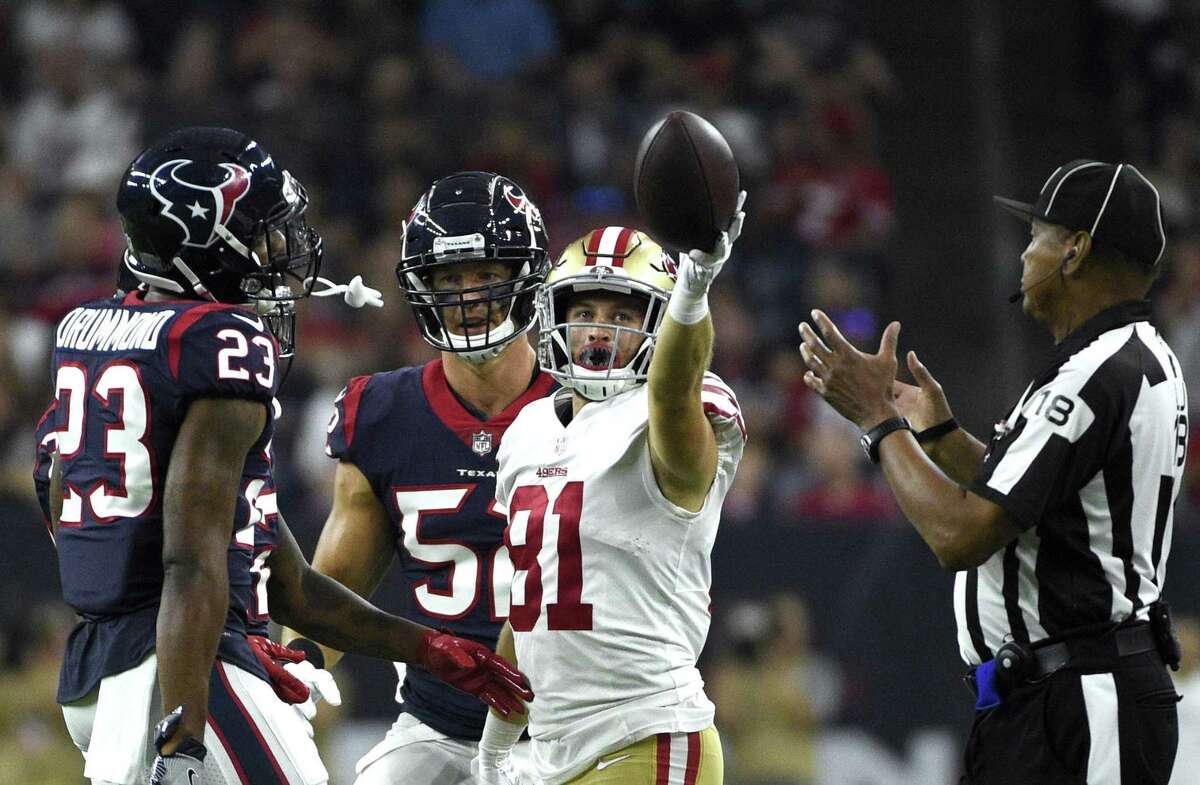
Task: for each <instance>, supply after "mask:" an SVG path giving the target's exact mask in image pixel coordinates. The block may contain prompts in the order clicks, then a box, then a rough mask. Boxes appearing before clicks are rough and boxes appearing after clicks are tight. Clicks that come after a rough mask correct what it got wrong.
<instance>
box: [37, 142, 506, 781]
mask: <svg viewBox="0 0 1200 785" xmlns="http://www.w3.org/2000/svg"><path fill="white" fill-rule="evenodd" d="M306 207H307V197H306V196H305V193H304V190H303V188H302V187H301V186H300V184H299V183H298V182H297V181H296V180H295V179H294V178H293V177H292V176H291V175H290V174H289V173H288V172H287V171H286V170H284V169H282V168H281V167H280V166H279V165H278V163H277V162H276V161H274V159H273V158H272V157H271V156H270V155H268V154H267V153H266V152H265V151H263V150H262V148H261V147H259V146H258V144H257V143H256V142H254V141H253V140H252V139H249V138H248V137H246V136H244V135H243V134H240V133H238V132H236V131H231V130H228V129H217V128H191V129H184V130H181V131H177V132H174V133H172V134H170V135H168V136H167V137H165V138H164V139H163V140H161V141H160V142H159V143H157V144H155V145H153V146H152V147H150V148H148V149H147V150H146V151H144V152H143V153H142V154H141V155H139V157H138V158H137V159H135V160H134V162H133V163H132V164H131V165H130V167H129V169H128V170H127V172H126V173H125V176H124V177H123V179H122V183H121V186H120V190H119V192H118V209H119V211H120V213H121V217H122V221H123V224H124V228H125V232H126V236H127V239H128V243H129V249H128V251H127V253H126V255H125V259H124V262H125V264H126V266H127V267H128V269H129V271H130V272H132V274H133V275H134V276H136V278H137V279H138V280H139V281H140V282H141V284H142V286H141V287H139V288H138V289H137V290H135V291H131V292H129V293H127V294H126V295H124V296H123V297H116V298H110V299H107V300H99V301H95V302H90V303H86V304H84V305H81V306H79V307H78V308H75V309H74V310H72V311H71V312H70V313H68V314H67V315H66V316H65V317H64V318H63V320H62V321H61V322H60V323H59V324H58V326H57V328H56V331H55V348H54V357H53V382H54V387H55V400H54V402H53V403H52V404H51V406H50V408H49V409H48V410H47V413H46V415H45V416H44V417H43V419H42V421H41V422H40V423H39V425H38V429H37V431H38V435H39V449H38V461H37V464H36V466H35V483H36V485H37V487H38V492H39V497H40V498H41V500H42V503H43V507H44V510H45V513H46V516H47V520H48V522H50V524H51V526H52V527H53V533H54V535H55V537H56V542H57V545H58V548H59V564H60V572H61V576H62V584H63V590H64V595H65V599H66V600H67V602H68V603H69V604H70V605H71V606H72V607H74V608H75V609H76V611H77V612H78V613H79V614H80V616H81V617H82V620H81V622H80V624H79V625H78V626H77V627H76V629H75V630H74V631H73V632H72V634H71V637H70V639H69V641H68V644H67V652H66V656H65V658H64V662H63V669H62V675H61V680H60V685H59V694H58V700H59V702H60V703H61V704H62V706H63V713H64V716H65V718H66V721H67V725H68V728H69V730H70V732H71V735H72V738H73V739H74V740H75V742H76V744H77V745H78V746H79V747H80V749H81V750H82V751H83V752H84V756H85V759H86V765H85V770H84V773H85V776H86V777H87V778H89V779H90V780H91V781H92V782H93V783H116V784H119V785H138V784H140V783H144V782H145V781H146V779H147V777H148V776H149V777H150V781H151V782H152V783H163V784H164V785H165V784H167V783H172V784H173V783H187V784H188V785H201V784H202V783H207V784H208V785H212V784H213V783H236V782H241V783H248V782H253V783H293V784H296V783H304V784H305V785H308V784H310V783H313V784H316V783H322V782H325V781H326V780H327V775H326V773H325V770H324V767H323V766H322V765H321V762H320V759H319V757H318V756H317V753H316V748H315V746H314V745H313V744H312V742H311V740H310V739H309V738H308V735H307V734H306V733H305V732H304V731H305V728H304V726H303V720H302V719H301V718H300V717H299V715H297V714H296V713H295V712H294V711H293V710H292V709H291V708H290V707H288V706H287V705H286V704H285V703H283V702H281V701H280V699H279V698H278V697H276V694H275V692H273V690H272V686H271V684H270V683H269V681H268V677H269V674H268V672H267V668H266V667H264V664H263V662H262V661H261V660H260V658H259V657H258V656H256V654H255V652H254V651H253V650H252V648H251V645H250V644H249V643H248V640H247V629H248V628H249V627H250V626H251V625H253V624H256V623H260V622H261V621H262V620H263V619H264V618H265V616H266V614H267V612H268V610H267V605H266V603H267V601H268V600H269V601H270V602H271V603H273V610H274V611H275V612H276V613H277V614H278V615H279V617H280V619H281V620H282V621H284V622H286V623H290V624H293V625H295V626H297V627H299V628H301V629H304V630H306V631H307V632H308V633H309V634H310V635H312V636H313V637H314V638H316V639H319V640H323V641H326V642H328V643H330V644H333V645H339V646H344V647H346V648H351V649H352V650H355V651H360V652H363V653H368V654H375V655H378V656H385V657H388V658H390V659H403V660H407V661H414V662H422V663H425V664H426V665H427V666H428V667H429V668H430V669H431V670H433V671H434V672H436V673H439V674H440V675H442V676H443V677H444V678H449V679H451V680H452V681H454V682H455V683H458V684H462V685H463V686H464V688H466V689H470V690H473V691H475V692H476V693H477V694H481V695H482V696H483V697H485V698H487V697H489V696H490V697H491V699H492V702H493V703H494V704H498V705H500V706H505V707H507V706H508V705H510V704H509V703H507V702H506V699H508V698H509V696H508V695H507V693H506V690H507V689H510V688H515V691H516V692H517V693H518V694H522V695H527V694H528V693H527V692H525V691H523V690H521V689H520V685H519V684H518V682H519V680H520V677H519V674H516V673H515V672H514V671H512V670H511V669H507V668H505V667H504V666H503V664H502V663H494V655H491V654H490V653H489V652H487V651H486V649H484V648H483V647H481V646H477V645H475V644H472V643H471V642H469V641H457V640H456V639H453V638H451V637H450V636H446V635H442V634H439V633H436V632H434V631H432V630H429V629H427V628H423V627H421V626H419V625H415V624H412V623H409V622H406V621H404V620H401V619H398V618H396V617H393V616H389V615H387V614H384V613H383V612H381V611H379V610H378V609H375V608H373V607H372V606H370V605H368V604H367V603H365V602H363V601H362V600H361V599H359V598H358V597H357V596H356V595H354V594H352V593H351V592H349V591H347V590H345V588H344V587H341V586H339V585H338V584H336V582H334V581H330V580H328V579H327V578H325V577H324V576H321V575H319V574H317V573H315V572H314V571H312V570H311V568H309V567H308V565H307V563H306V562H305V561H304V559H303V557H302V556H301V554H300V552H299V549H298V548H297V547H296V545H295V542H294V541H293V540H292V538H291V535H290V534H289V533H288V531H287V528H286V526H285V525H284V524H283V521H282V520H281V519H280V518H279V516H278V515H277V510H276V505H275V496H274V490H273V480H272V473H271V461H270V452H269V446H270V440H271V437H272V433H273V421H274V417H273V413H272V402H273V399H274V395H275V393H276V391H277V389H278V385H279V381H280V375H281V374H280V372H279V359H280V358H281V357H287V356H290V354H291V353H292V348H293V342H292V336H293V330H292V325H293V323H294V314H295V311H294V302H295V300H297V299H300V298H302V297H305V296H307V295H308V294H309V293H310V291H311V287H312V282H313V280H315V278H316V274H317V271H318V269H319V264H320V259H321V243H320V238H319V236H318V235H317V233H316V231H315V230H313V229H311V228H310V227H309V226H308V225H307V223H306V221H305V219H304V213H305V210H306ZM267 664H268V665H270V664H271V663H269V662H268V663H267ZM497 680H501V681H504V682H505V685H506V686H502V685H500V684H499V683H498V681H497ZM176 707H177V708H176ZM164 708H166V709H171V708H175V710H174V711H172V712H171V713H170V714H169V715H168V716H167V718H166V719H165V720H164V721H163V722H162V723H160V725H159V729H158V733H157V735H156V738H155V739H154V745H153V746H151V735H150V734H151V724H152V723H153V721H154V719H157V717H158V716H161V714H162V711H163V709H164ZM155 748H157V751H158V753H159V756H158V758H157V760H154V763H153V772H152V773H151V772H150V771H149V770H150V763H151V760H152V759H153V756H154V749H155Z"/></svg>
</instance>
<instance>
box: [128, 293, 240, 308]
mask: <svg viewBox="0 0 1200 785" xmlns="http://www.w3.org/2000/svg"><path fill="white" fill-rule="evenodd" d="M192 304H198V305H231V304H232V303H213V302H212V301H210V300H198V299H196V298H195V297H164V298H163V299H161V300H152V301H150V302H146V290H145V289H134V290H133V291H132V292H129V293H128V294H126V295H125V299H123V300H121V305H192Z"/></svg>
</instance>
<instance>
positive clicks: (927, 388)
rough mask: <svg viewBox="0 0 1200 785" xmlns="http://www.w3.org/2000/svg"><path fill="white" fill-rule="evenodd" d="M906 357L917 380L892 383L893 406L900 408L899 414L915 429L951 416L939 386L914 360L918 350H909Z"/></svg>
mask: <svg viewBox="0 0 1200 785" xmlns="http://www.w3.org/2000/svg"><path fill="white" fill-rule="evenodd" d="M905 359H906V360H907V361H908V370H909V371H911V372H912V375H913V379H914V380H916V382H917V383H916V384H915V385H912V384H905V383H904V382H902V381H900V380H899V379H897V380H896V381H895V383H894V384H893V385H892V395H893V396H894V397H895V399H896V408H898V409H899V410H900V414H901V416H903V417H907V418H908V421H909V423H911V424H912V427H913V430H915V431H923V430H925V429H926V428H930V427H932V426H934V425H937V424H938V423H943V422H946V421H947V420H949V419H950V418H951V417H953V416H954V413H953V412H952V411H950V402H949V401H947V400H946V394H945V393H944V392H942V385H941V384H939V383H938V380H937V379H935V378H933V374H931V373H930V372H929V369H928V368H926V367H925V366H924V364H922V363H921V361H920V360H918V359H917V353H916V352H912V351H910V352H909V353H908V354H907V355H906V357H905Z"/></svg>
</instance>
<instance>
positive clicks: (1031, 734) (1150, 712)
mask: <svg viewBox="0 0 1200 785" xmlns="http://www.w3.org/2000/svg"><path fill="white" fill-rule="evenodd" d="M1177 700H1178V698H1177V696H1176V694H1175V685H1174V683H1173V682H1172V681H1171V676H1170V674H1168V673H1167V669H1166V667H1165V666H1164V665H1163V662H1162V659H1161V658H1160V657H1159V655H1158V653H1157V652H1154V651H1149V652H1143V653H1141V654H1137V655H1133V656H1128V657H1122V658H1121V659H1120V661H1119V664H1118V665H1117V666H1116V669H1115V670H1113V671H1112V672H1106V673H1088V674H1081V673H1080V672H1079V671H1077V670H1074V669H1072V668H1070V667H1066V668H1063V669H1062V670H1060V671H1058V672H1056V673H1054V674H1051V675H1050V676H1047V677H1046V678H1044V679H1042V680H1041V681H1037V682H1033V683H1026V684H1021V685H1018V686H1016V687H1014V688H1013V689H1012V690H1011V691H1010V692H1009V694H1008V695H1007V697H1005V699H1004V702H1003V703H1001V704H1000V705H999V706H996V707H994V708H991V709H985V710H982V711H976V712H975V722H974V723H973V725H972V726H971V735H970V737H969V738H968V740H967V750H966V767H967V774H966V777H965V778H964V780H963V781H964V782H965V783H968V784H969V785H1060V784H1061V785H1068V783H1069V784H1070V785H1083V784H1084V783H1086V784H1087V785H1167V781H1168V780H1169V779H1170V778H1171V766H1172V764H1174V762H1175V748H1176V746H1177V745H1178V742H1179V719H1178V715H1177V713H1176V708H1175V704H1176V702H1177Z"/></svg>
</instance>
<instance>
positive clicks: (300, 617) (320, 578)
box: [272, 568, 429, 667]
mask: <svg viewBox="0 0 1200 785" xmlns="http://www.w3.org/2000/svg"><path fill="white" fill-rule="evenodd" d="M272 616H273V617H274V618H275V619H276V620H277V621H279V622H280V623H282V624H286V625H287V626H288V627H291V628H292V629H293V630H295V631H297V632H299V633H300V634H301V635H303V636H304V637H306V638H311V639H312V640H313V641H316V642H317V643H318V644H321V646H322V648H325V647H332V648H333V649H335V650H337V651H339V652H347V653H352V654H362V655H365V656H367V657H379V658H382V659H388V660H393V661H396V662H409V663H413V662H417V660H418V651H419V648H420V643H421V638H422V636H423V635H424V634H425V632H426V631H427V630H428V629H429V628H428V627H425V626H423V625H420V624H415V623H413V622H410V621H408V620H407V619H402V618H400V617H399V616H393V615H392V614H390V613H385V612H384V611H382V610H380V609H379V608H377V607H375V606H374V605H372V604H371V603H369V602H367V601H366V600H364V599H363V598H362V597H359V596H358V595H357V594H355V593H354V592H352V591H350V590H349V589H347V588H346V587H345V586H343V585H342V584H340V583H338V582H337V581H335V580H333V579H332V578H330V577H328V576H327V575H322V574H321V573H319V572H317V571H316V570H314V569H312V568H309V569H307V570H305V572H304V574H303V577H302V578H301V584H300V591H299V596H298V597H297V598H296V601H295V602H291V601H284V602H282V603H280V604H276V603H275V602H274V601H272ZM325 664H326V667H332V663H330V662H329V661H328V660H326V663H325Z"/></svg>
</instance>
